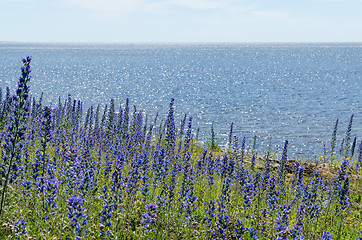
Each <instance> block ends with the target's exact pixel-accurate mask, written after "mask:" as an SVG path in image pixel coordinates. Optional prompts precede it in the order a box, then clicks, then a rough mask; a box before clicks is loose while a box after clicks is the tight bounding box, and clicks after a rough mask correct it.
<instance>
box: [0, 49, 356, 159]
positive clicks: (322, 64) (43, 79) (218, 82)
mask: <svg viewBox="0 0 362 240" xmlns="http://www.w3.org/2000/svg"><path fill="white" fill-rule="evenodd" d="M27 55H31V56H32V57H33V64H32V66H33V77H34V79H33V81H32V82H31V90H32V93H33V95H35V96H37V97H39V96H40V94H41V92H44V99H45V101H46V103H47V104H51V105H52V106H56V105H57V102H58V97H59V96H61V97H62V99H65V98H66V96H67V95H68V94H71V95H72V96H73V97H74V98H76V99H80V100H83V101H84V103H85V106H86V107H89V106H91V105H97V104H98V103H101V104H102V106H104V105H105V104H107V103H109V100H110V99H111V98H113V99H115V100H116V103H117V105H118V104H119V103H120V102H121V101H122V103H124V102H125V99H126V98H129V99H130V103H131V104H132V105H136V106H137V108H138V109H140V110H143V111H144V112H145V113H146V114H147V115H148V116H149V119H150V118H151V119H153V117H154V116H155V114H156V112H159V114H160V116H161V117H166V114H167V110H168V104H169V101H170V99H171V98H175V106H176V114H177V117H176V122H177V124H179V122H180V121H181V119H182V116H183V114H184V113H187V114H188V115H191V116H193V117H194V129H196V128H198V127H199V128H200V136H201V138H202V139H208V138H209V137H210V126H211V123H212V122H214V126H215V131H216V133H217V138H218V141H220V142H221V143H222V144H226V142H227V139H228V133H229V128H230V124H231V122H234V134H235V135H237V136H239V137H242V136H246V139H247V140H246V142H247V145H248V146H249V147H250V146H251V145H252V143H253V137H254V135H256V136H257V139H258V141H257V146H258V150H259V151H263V150H267V149H268V148H269V147H268V145H269V141H270V136H271V137H272V138H271V143H272V148H271V150H273V151H280V150H281V146H282V145H283V142H284V140H285V139H288V140H289V142H290V147H289V154H291V155H294V156H304V157H308V156H313V155H318V154H323V145H324V144H325V145H326V147H327V150H329V148H330V139H331V136H332V131H333V127H334V123H335V121H336V119H337V118H339V130H338V141H337V144H340V143H341V140H342V138H343V137H344V136H345V133H346V129H347V126H348V121H349V118H350V116H351V114H355V117H354V122H353V128H352V136H353V137H354V136H357V139H358V140H359V141H358V142H360V141H361V140H362V43H318V44H313V43H310V44H43V43H42V44H40V43H39V44H35V43H34V44H25V43H0V87H2V88H3V89H4V88H5V87H6V86H11V87H14V86H15V84H16V82H17V79H18V76H19V68H20V66H21V62H20V59H21V57H25V56H27Z"/></svg>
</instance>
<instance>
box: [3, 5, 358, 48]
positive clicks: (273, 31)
mask: <svg viewBox="0 0 362 240" xmlns="http://www.w3.org/2000/svg"><path fill="white" fill-rule="evenodd" d="M0 41H31V42H362V0H299V1H296V0H255V1H251V0H0Z"/></svg>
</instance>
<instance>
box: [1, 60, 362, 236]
mask: <svg viewBox="0 0 362 240" xmlns="http://www.w3.org/2000/svg"><path fill="white" fill-rule="evenodd" d="M30 63H31V58H30V57H27V58H26V59H23V64H24V67H23V68H22V70H21V71H22V73H21V77H20V79H19V82H18V86H17V89H16V90H15V94H14V96H10V90H9V88H8V89H7V93H6V96H5V98H4V99H3V98H2V97H1V98H0V100H1V106H2V108H1V112H0V129H1V142H2V145H1V156H2V160H1V165H0V176H1V177H2V178H1V182H0V183H1V185H0V187H1V209H0V220H1V226H0V227H1V229H0V239H10V238H18V239H83V238H90V239H144V238H148V239H358V238H359V239H361V237H362V233H361V230H362V204H361V198H362V192H361V184H362V180H361V172H360V167H361V166H362V165H361V164H362V143H361V144H360V145H359V146H357V143H356V141H357V140H356V138H354V141H353V143H351V139H352V138H351V128H352V120H353V116H352V117H351V121H350V124H349V126H348V129H347V133H346V140H345V141H344V144H343V146H342V147H341V150H340V154H339V155H338V154H336V153H335V152H334V151H335V148H336V147H335V141H336V129H337V125H338V120H337V122H336V125H335V130H334V132H333V134H332V142H331V151H330V152H329V153H328V154H327V153H325V154H324V155H323V156H320V159H319V161H317V163H316V164H314V163H313V164H311V163H309V164H307V163H299V162H297V161H291V160H289V159H288V157H287V156H288V154H287V153H288V141H285V144H284V148H283V153H282V156H280V160H278V159H277V156H275V155H273V154H271V153H270V152H266V153H265V154H264V155H263V156H258V154H257V146H256V141H255V140H254V144H253V146H252V147H251V149H250V150H247V149H248V147H246V146H245V137H243V138H242V141H241V144H239V141H238V138H237V137H236V136H233V134H232V129H233V124H232V125H231V129H230V136H229V146H228V148H227V149H222V148H221V147H220V146H219V145H218V143H217V142H216V140H215V134H214V130H213V128H214V126H213V124H212V138H211V141H210V143H209V144H206V145H205V146H204V145H202V144H201V143H199V142H198V141H196V140H195V137H194V135H193V129H192V117H189V118H188V119H187V117H186V115H185V117H184V118H183V120H182V121H181V126H180V127H176V124H175V120H174V100H173V99H172V100H171V102H170V105H169V112H168V116H167V118H166V119H165V121H161V123H158V121H157V117H156V119H154V121H152V124H148V121H147V118H145V116H144V115H143V114H142V112H140V111H137V108H136V107H134V108H133V111H132V112H131V113H130V107H129V101H128V99H127V101H126V103H125V106H121V107H120V109H119V111H116V110H115V102H114V100H111V102H110V104H109V106H108V107H107V106H106V107H105V108H104V111H103V114H101V113H102V110H101V107H100V105H98V106H96V108H94V107H93V106H92V107H90V108H89V109H88V110H87V111H85V112H86V115H85V116H83V109H82V108H83V104H82V102H81V101H78V100H74V99H72V98H71V96H69V97H68V98H67V99H66V100H65V102H62V101H61V100H59V104H58V106H57V107H56V108H50V107H47V106H45V107H43V104H42V97H41V98H40V99H39V100H38V101H37V100H36V99H35V98H31V97H30V95H29V93H28V90H29V88H28V86H27V84H28V82H29V81H31V77H30V73H31V68H30ZM1 93H2V91H1ZM95 109H96V110H95ZM83 119H84V121H83ZM356 146H357V147H356ZM355 152H356V154H355ZM291 163H293V164H294V165H293V166H292V165H291ZM306 164H307V165H306ZM291 166H292V167H291Z"/></svg>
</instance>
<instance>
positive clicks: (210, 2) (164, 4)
mask: <svg viewBox="0 0 362 240" xmlns="http://www.w3.org/2000/svg"><path fill="white" fill-rule="evenodd" d="M0 1H1V0H0ZM65 1H66V3H67V4H70V5H74V6H78V7H80V8H85V9H91V10H94V11H96V12H98V13H103V14H104V13H109V14H125V15H130V14H133V13H145V12H146V13H159V12H164V13H167V12H171V11H173V10H175V9H177V8H180V7H181V8H188V9H193V10H200V11H203V10H215V11H219V12H220V11H221V12H225V13H240V12H245V11H249V10H251V7H250V6H247V5H245V6H244V5H243V4H240V2H242V3H243V1H232V0H229V1H225V0H65Z"/></svg>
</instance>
